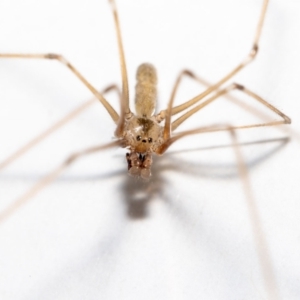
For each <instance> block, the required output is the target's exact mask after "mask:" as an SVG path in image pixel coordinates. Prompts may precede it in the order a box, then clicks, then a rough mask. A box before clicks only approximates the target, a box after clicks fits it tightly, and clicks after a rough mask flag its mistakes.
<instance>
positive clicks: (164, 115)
mask: <svg viewBox="0 0 300 300" xmlns="http://www.w3.org/2000/svg"><path fill="white" fill-rule="evenodd" d="M184 76H188V77H189V78H192V79H194V80H195V81H197V82H199V83H201V84H203V85H205V86H209V84H208V83H207V82H206V81H205V80H203V79H201V78H200V77H197V76H196V75H195V74H194V73H193V72H192V71H190V70H182V71H181V72H180V73H179V75H178V76H177V79H176V81H175V84H174V86H173V89H172V93H171V97H170V100H169V102H168V107H167V109H166V110H162V111H161V112H160V113H159V114H157V115H156V116H155V118H156V120H157V121H158V122H161V121H163V120H164V119H165V125H164V139H165V140H167V139H168V138H169V137H170V136H171V110H172V106H173V103H174V99H175V96H176V93H177V90H178V87H179V85H180V83H181V82H182V78H183V77H184Z"/></svg>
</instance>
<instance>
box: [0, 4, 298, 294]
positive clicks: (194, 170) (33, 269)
mask: <svg viewBox="0 0 300 300" xmlns="http://www.w3.org/2000/svg"><path fill="white" fill-rule="evenodd" d="M261 2H262V1H258V0H253V1H250V0H244V1H240V0H226V1H224V0H211V1H185V2H184V1H179V0H177V1H158V0H152V1H144V0H143V1H137V0H126V1H124V0H123V1H121V0H120V1H117V6H118V9H119V14H120V21H121V27H122V33H123V38H124V47H125V54H126V60H127V66H128V76H129V84H130V91H131V99H133V95H134V84H135V81H134V77H135V70H136V68H137V66H138V65H139V64H140V63H142V62H144V61H149V62H151V63H153V64H154V65H155V66H156V67H157V70H158V76H159V108H164V107H165V106H166V103H167V101H168V98H169V95H170V91H171V88H172V84H173V82H174V80H175V78H176V75H177V74H178V73H179V71H180V70H182V69H184V68H188V69H191V70H193V71H194V72H195V73H196V74H198V75H200V76H202V77H204V78H206V79H207V80H209V81H211V82H215V81H216V80H218V79H220V78H221V77H222V76H224V75H225V74H226V73H227V72H229V71H230V70H231V69H232V68H233V67H234V66H236V65H237V64H238V63H239V62H240V61H241V60H242V59H243V58H244V57H245V56H246V54H247V53H248V51H249V50H250V48H251V43H252V39H253V36H254V32H255V28H256V24H257V21H258V16H259V13H260V8H261ZM299 11H300V3H299V1H288V2H287V1H286V2H283V1H279V0H273V1H271V3H270V7H269V10H268V12H267V18H266V22H265V26H264V29H263V34H262V39H261V47H260V51H259V55H258V57H257V59H256V60H255V62H254V63H253V64H251V65H249V66H248V67H247V68H246V69H245V70H243V71H242V72H241V73H240V74H239V75H238V76H236V77H235V79H234V81H235V82H239V83H242V84H244V85H245V86H247V87H248V88H249V89H252V90H253V91H255V92H256V93H258V94H259V95H261V96H262V97H264V98H265V99H266V100H268V101H270V102H271V103H272V104H273V105H275V106H276V107H277V108H279V109H280V110H282V111H283V112H284V113H286V114H287V115H288V116H289V117H291V119H292V121H293V123H292V125H291V126H290V127H289V128H291V129H292V130H294V131H297V130H298V131H300V114H299V112H300V104H299V88H298V87H299V78H300V61H299V60H300V59H299V53H300V42H299V28H300V24H299V22H300V21H299ZM112 20H113V19H112V15H111V11H110V7H109V5H108V1H107V0H90V1H78V0H75V1H74V0H73V1H67V0H65V1H61V0H60V1H58V0H52V1H51V2H49V1H47V2H46V1H41V0H40V1H37V0H36V1H34V0H28V1H18V0H2V1H1V4H0V52H2V53H5V52H8V53H14V52H15V53H16V52H20V53H48V52H52V53H59V54H63V55H64V56H65V57H66V58H67V59H68V60H69V61H70V62H71V63H72V64H74V65H75V66H76V67H77V68H78V70H80V71H81V72H82V74H83V75H84V76H86V78H87V79H88V80H89V81H90V82H91V83H92V84H93V85H94V86H95V87H97V88H103V87H105V86H107V85H108V84H111V83H115V82H116V83H118V84H120V71H119V62H118V53H117V47H116V38H115V32H114V24H113V21H112ZM202 90H203V87H201V86H198V85H195V84H193V83H191V82H190V81H189V80H185V81H184V82H183V86H182V89H181V91H180V92H179V95H178V98H177V100H176V101H177V103H179V102H183V101H185V100H188V99H189V98H191V97H192V96H194V95H195V94H197V93H200V92H201V91H202ZM236 96H238V97H240V96H241V94H240V93H236ZM90 97H91V93H90V92H89V91H88V90H87V89H86V88H85V87H84V86H83V85H82V84H81V83H80V82H79V81H78V80H77V79H76V78H75V77H74V76H73V75H72V74H71V72H70V71H69V70H67V69H66V68H65V67H64V66H62V65H60V64H59V63H57V62H55V61H29V60H27V61H22V60H1V61H0V159H1V160H3V159H4V158H5V157H7V156H8V155H9V154H10V153H12V152H13V151H14V150H16V149H18V147H20V146H22V145H23V144H24V143H25V142H26V141H28V140H29V139H30V138H33V137H34V136H36V135H37V134H38V133H40V132H41V131H42V130H44V129H46V128H47V127H48V126H50V125H51V124H53V122H55V121H56V120H58V119H59V118H61V117H62V116H63V115H65V114H66V113H67V112H69V111H70V110H72V109H73V108H75V107H77V106H78V105H79V104H80V103H83V102H84V101H86V100H87V99H90ZM107 98H108V99H109V100H110V101H111V103H112V105H113V106H114V107H116V108H117V107H118V102H117V100H116V98H115V97H114V95H113V94H111V95H109V96H108V97H107ZM228 103H229V102H226V100H224V101H219V102H216V103H214V104H212V105H211V107H210V108H209V107H208V108H205V109H204V110H203V111H202V112H200V113H199V114H198V115H197V116H195V118H193V119H191V120H190V122H187V123H186V124H184V125H183V126H182V128H183V129H186V128H194V127H195V126H197V125H198V126H199V124H206V125H210V124H214V123H216V122H230V123H232V124H242V123H243V122H244V121H245V119H246V116H245V118H244V115H243V114H242V112H241V109H236V108H235V107H232V106H231V105H230V104H228ZM249 103H253V101H252V102H251V100H250V102H249ZM263 111H265V110H263ZM113 132H114V124H113V122H112V120H111V119H110V117H109V115H108V114H107V113H106V111H105V110H104V109H103V107H101V105H99V104H97V103H96V104H95V105H94V106H93V107H91V108H90V109H89V110H87V112H86V113H84V114H82V116H81V117H79V118H78V119H76V120H74V121H72V122H70V124H68V125H67V126H66V127H64V129H62V130H61V131H59V132H58V133H56V134H54V135H53V136H51V137H50V138H49V139H47V140H45V141H44V142H43V143H42V144H40V145H39V146H37V147H36V148H34V149H33V150H32V151H31V152H29V153H28V154H26V155H25V156H24V157H22V158H21V159H19V160H18V161H16V162H15V163H13V164H12V165H10V166H9V167H8V168H7V169H6V170H5V171H3V172H2V173H1V175H0V205H1V209H3V210H4V209H5V207H7V206H8V205H9V204H10V203H13V201H14V200H15V199H16V198H17V197H18V196H20V195H22V193H24V192H25V191H26V190H27V189H28V188H29V187H30V186H32V185H33V184H34V182H36V180H38V178H40V177H41V176H43V175H45V174H47V172H49V171H51V170H52V169H54V168H55V166H57V165H58V164H59V163H60V162H62V161H63V159H64V158H66V157H67V156H68V154H70V153H72V152H74V151H77V150H80V149H84V148H86V147H88V146H90V145H96V144H104V143H106V142H109V141H111V139H112V137H113ZM288 136H290V137H291V140H290V142H289V143H287V144H285V145H283V143H280V142H268V143H264V144H258V145H252V146H242V147H241V148H242V150H243V153H244V157H245V161H246V163H247V165H248V172H249V175H250V181H251V186H252V190H253V192H254V195H255V201H256V205H257V209H258V212H259V215H260V218H261V223H260V225H259V226H261V228H262V229H263V232H264V234H263V237H264V239H265V240H266V241H267V247H268V249H269V254H268V255H269V259H270V260H271V262H272V267H273V269H274V272H273V275H274V276H275V277H276V285H275V286H273V288H276V289H277V290H278V296H279V298H280V299H299V298H300V282H299V278H300V271H299V270H300V232H299V223H300V221H299V220H300V187H299V178H300V171H299V169H300V160H299V146H300V145H299V140H298V141H297V139H296V138H295V135H293V134H291V132H282V131H279V130H274V129H270V128H264V129H261V128H259V129H255V130H248V131H244V132H242V133H240V135H239V141H240V142H241V144H242V143H243V142H252V141H258V140H266V139H273V138H278V137H288ZM230 143H231V141H230V139H229V138H228V136H227V134H225V133H222V134H220V135H218V134H210V135H203V136H193V137H190V138H187V139H185V140H182V141H181V142H178V144H177V145H174V147H173V148H171V149H170V151H169V154H166V155H165V156H164V157H163V158H158V159H156V160H155V162H154V168H153V178H152V180H151V181H150V182H149V183H148V184H143V183H141V182H136V181H135V180H133V179H132V178H130V177H128V176H127V175H126V161H125V150H124V149H112V150H108V151H103V152H102V153H99V154H97V155H93V156H91V157H88V158H86V159H83V160H82V161H80V162H78V163H76V165H74V166H73V167H72V168H70V170H68V171H67V172H65V173H64V175H63V176H61V177H60V178H59V179H58V180H57V181H56V182H55V183H54V184H52V185H51V186H49V187H47V188H46V189H45V190H43V191H42V192H41V193H39V194H38V195H37V196H35V197H34V198H32V199H31V200H30V201H29V202H28V203H26V204H25V205H24V206H22V208H20V209H18V210H16V211H14V212H13V213H12V214H11V215H10V216H9V218H8V219H6V220H5V221H4V222H2V223H1V224H0V239H1V241H0V298H1V299H268V298H267V297H268V296H267V292H266V287H265V284H264V282H263V279H262V273H261V267H262V264H261V263H259V261H258V258H257V250H256V247H255V243H254V237H255V236H256V235H257V234H255V233H253V230H252V227H251V219H250V218H249V210H248V208H247V204H246V200H245V194H244V191H243V188H242V184H241V180H240V178H239V175H238V172H237V170H236V162H235V156H234V154H233V151H232V148H230V147H227V148H220V149H218V148H217V149H211V150H207V149H206V150H205V148H207V147H210V146H222V145H230ZM190 148H194V149H198V150H197V151H192V152H188V151H183V150H187V149H190ZM253 221H254V220H253V219H252V222H253ZM254 222H255V221H254Z"/></svg>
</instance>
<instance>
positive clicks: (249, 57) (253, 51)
mask: <svg viewBox="0 0 300 300" xmlns="http://www.w3.org/2000/svg"><path fill="white" fill-rule="evenodd" d="M268 2H269V0H264V2H263V6H262V11H261V15H260V18H259V22H258V25H257V29H256V33H255V37H254V41H253V45H252V48H251V51H250V53H249V54H248V55H247V56H246V58H245V59H244V60H243V61H242V62H241V63H240V64H239V65H238V66H236V67H235V68H234V69H233V70H232V71H231V72H230V73H228V74H227V75H226V76H224V77H223V78H222V79H221V80H220V81H218V82H217V83H215V84H214V85H212V86H210V87H209V88H208V89H207V90H205V91H204V92H203V93H201V94H199V95H197V96H196V97H194V98H192V99H191V100H189V101H187V102H185V103H183V104H181V105H178V106H175V107H173V108H172V112H171V115H175V114H177V113H180V112H181V111H183V110H185V109H187V108H189V107H190V106H192V105H194V104H195V103H197V102H198V101H200V100H202V99H203V98H204V97H206V96H207V95H209V94H210V93H212V92H213V91H215V90H217V89H218V88H219V87H220V86H221V85H222V84H224V83H225V82H226V81H228V80H229V79H230V78H232V77H233V76H234V75H236V74H237V73H238V72H239V71H240V70H242V69H243V68H244V67H245V66H246V65H248V64H249V63H250V62H252V61H253V59H254V58H255V56H256V55H257V52H258V43H259V38H260V35H261V31H262V26H263V22H264V19H265V15H266V11H267V6H268ZM170 106H171V107H172V106H173V105H170ZM166 114H167V112H166V111H161V112H160V113H159V114H158V116H157V117H158V118H160V119H161V120H163V119H164V118H165V116H166Z"/></svg>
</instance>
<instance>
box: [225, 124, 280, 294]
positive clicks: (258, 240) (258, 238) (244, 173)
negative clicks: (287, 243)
mask: <svg viewBox="0 0 300 300" xmlns="http://www.w3.org/2000/svg"><path fill="white" fill-rule="evenodd" d="M229 133H230V136H231V138H232V141H233V148H234V152H235V156H236V161H237V165H238V170H239V174H240V177H241V178H242V183H243V187H244V191H245V198H246V200H247V206H248V212H249V217H250V222H251V226H252V231H253V233H254V242H255V245H256V251H257V255H258V259H259V263H260V266H261V269H262V270H261V271H262V275H263V280H264V283H265V287H266V292H267V294H268V299H272V300H275V299H279V296H278V291H277V284H276V279H275V275H274V270H273V266H272V261H271V255H270V251H269V249H268V243H267V241H266V239H265V234H264V232H263V228H262V225H261V224H262V222H261V219H260V216H259V212H258V209H257V206H256V203H255V199H254V196H253V192H252V189H251V184H250V179H249V174H248V170H247V166H246V163H245V160H244V158H243V155H242V151H241V149H240V146H239V143H238V141H237V137H236V133H235V131H234V130H232V129H231V130H230V131H229Z"/></svg>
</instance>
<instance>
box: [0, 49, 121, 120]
mask: <svg viewBox="0 0 300 300" xmlns="http://www.w3.org/2000/svg"><path fill="white" fill-rule="evenodd" d="M0 58H26V59H51V60H57V61H59V62H60V63H62V64H63V65H65V66H66V67H67V68H68V69H69V70H71V72H72V73H73V74H74V75H75V76H76V77H77V78H78V79H79V80H80V81H81V82H82V83H83V84H84V85H85V86H86V87H87V88H88V89H89V90H90V91H91V92H92V93H93V94H94V95H95V96H96V98H97V99H98V100H99V101H100V102H101V103H102V104H103V106H104V107H105V109H106V110H107V112H108V113H109V115H110V116H111V118H112V119H113V121H114V122H115V123H117V122H118V120H119V115H118V113H117V112H116V111H115V110H114V109H113V107H112V106H111V105H110V104H109V103H108V102H107V101H106V99H105V98H104V97H103V96H102V95H101V93H99V92H98V91H97V90H96V89H95V88H94V87H93V86H92V85H91V84H90V83H89V82H88V81H87V80H86V79H85V78H84V77H83V76H82V75H81V74H80V73H79V71H77V69H75V67H74V66H73V65H71V64H70V63H69V62H68V61H67V60H66V59H65V58H64V57H63V56H61V55H59V54H53V53H48V54H10V53H1V54H0Z"/></svg>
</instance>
